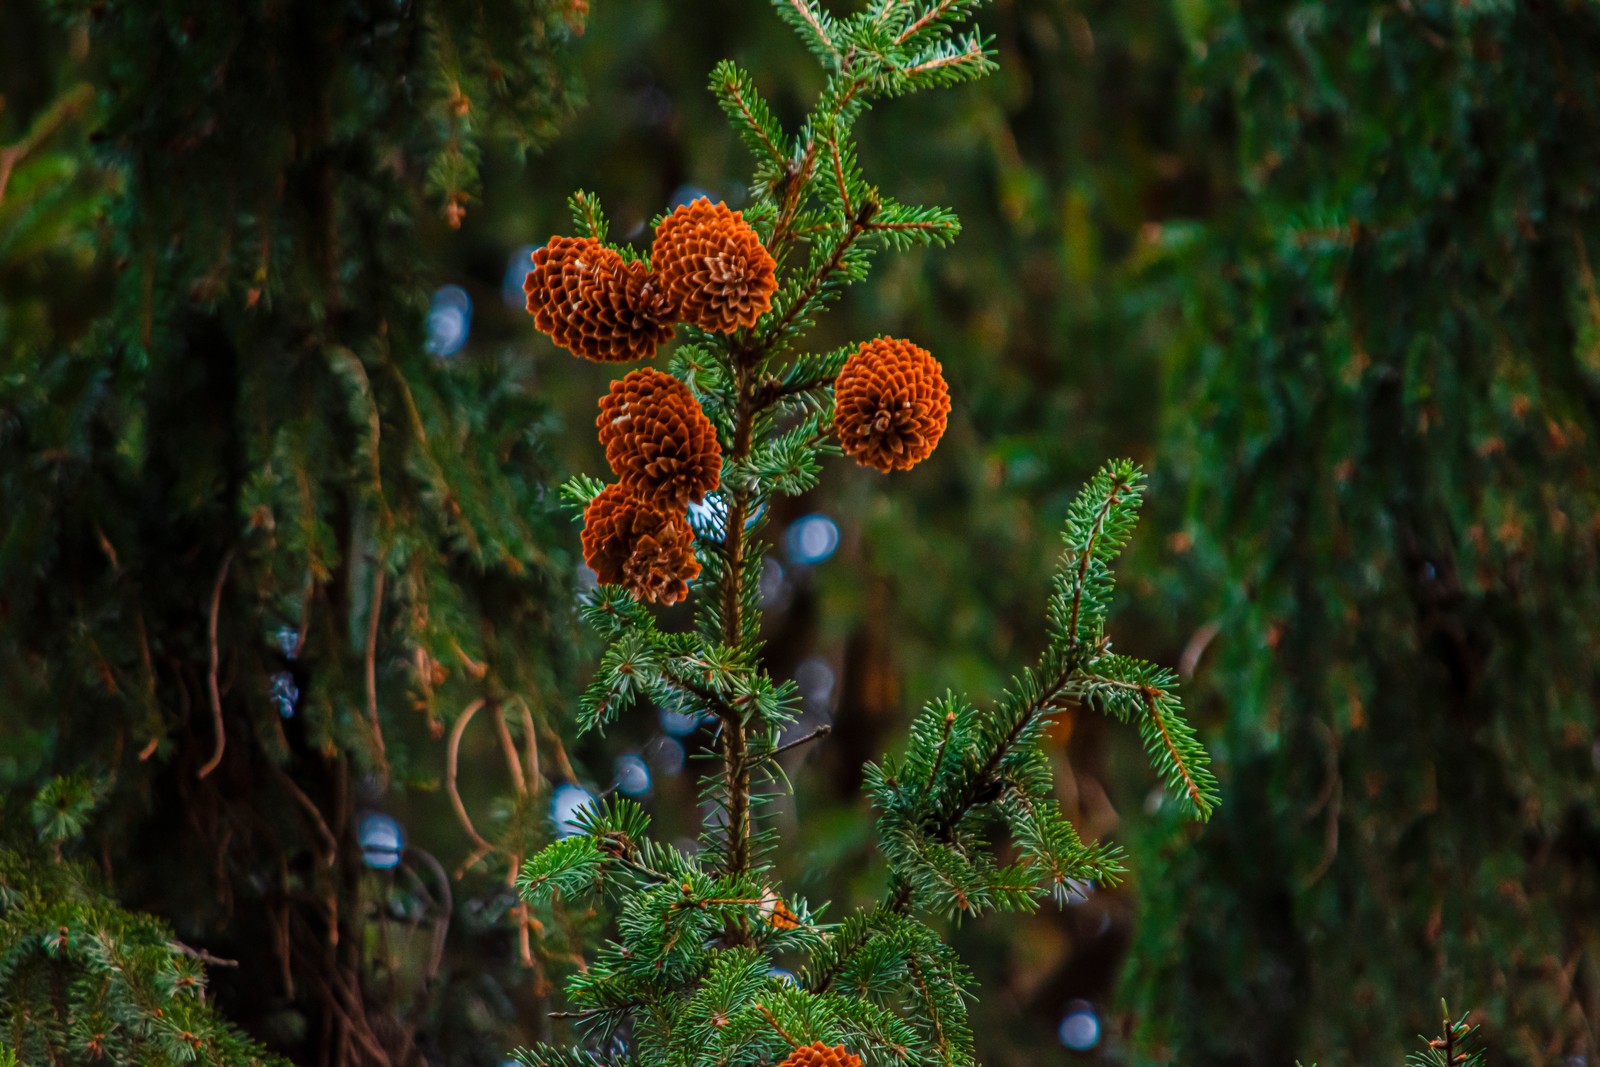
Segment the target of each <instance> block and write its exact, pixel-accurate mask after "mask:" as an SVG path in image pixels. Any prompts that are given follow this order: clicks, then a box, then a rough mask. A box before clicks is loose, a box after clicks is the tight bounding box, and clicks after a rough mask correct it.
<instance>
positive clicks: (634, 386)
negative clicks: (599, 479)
mask: <svg viewBox="0 0 1600 1067" xmlns="http://www.w3.org/2000/svg"><path fill="white" fill-rule="evenodd" d="M595 426H597V427H598V428H599V430H600V443H601V444H602V445H604V446H605V449H606V462H607V463H609V464H611V469H612V470H614V471H616V472H617V477H618V478H620V479H621V480H622V484H623V485H625V486H627V487H628V488H629V489H631V490H632V491H633V492H634V494H635V495H637V496H639V497H642V498H643V499H645V500H649V501H651V502H653V503H655V504H658V505H660V506H661V507H672V508H676V509H678V510H680V511H681V510H682V509H683V508H684V507H686V506H687V505H688V504H689V503H690V502H691V501H693V502H694V503H699V502H700V501H702V500H704V499H705V495H706V494H707V493H709V492H711V491H712V490H713V489H715V488H716V487H717V483H718V481H719V480H720V478H721V474H722V449H721V448H720V447H719V446H718V445H717V431H716V428H715V427H713V426H712V425H711V420H710V419H708V418H706V413H705V412H704V411H701V410H700V404H699V402H698V401H697V400H695V398H694V394H693V393H691V392H689V387H688V386H686V385H684V384H683V383H682V382H680V381H678V379H676V378H674V377H673V376H672V375H670V374H663V373H661V372H660V371H658V370H651V369H650V368H649V367H640V368H639V369H638V370H635V371H629V372H628V373H627V374H625V375H623V376H622V377H621V378H620V379H618V380H617V381H614V382H612V383H611V392H610V393H609V394H607V395H606V396H603V397H601V398H600V416H599V418H597V419H595Z"/></svg>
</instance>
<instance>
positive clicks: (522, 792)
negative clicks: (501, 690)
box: [489, 700, 528, 796]
mask: <svg viewBox="0 0 1600 1067" xmlns="http://www.w3.org/2000/svg"><path fill="white" fill-rule="evenodd" d="M489 710H490V711H491V712H493V713H494V729H495V733H496V734H498V735H499V737H500V750H501V751H502V752H504V753H505V756H506V770H507V771H509V772H510V773H511V782H512V784H513V785H515V786H516V787H517V795H518V796H526V795H527V793H528V782H527V779H525V778H524V777H523V776H522V760H521V759H519V758H518V756H517V745H516V742H515V741H513V740H512V739H511V730H510V728H509V727H507V726H506V717H505V714H504V713H503V712H502V711H501V710H500V702H499V701H498V700H491V701H489Z"/></svg>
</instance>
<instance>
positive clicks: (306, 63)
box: [0, 0, 585, 1064]
mask: <svg viewBox="0 0 1600 1067" xmlns="http://www.w3.org/2000/svg"><path fill="white" fill-rule="evenodd" d="M584 9H585V5H583V4H582V3H581V2H576V0H548V2H546V0H537V2H522V0H514V2H506V3H494V2H491V3H488V4H483V3H473V4H452V3H442V4H432V3H428V4H416V5H414V4H399V5H379V6H377V7H374V6H372V5H368V4H355V3H287V4H260V5H255V4H246V5H213V4H184V3H179V4H163V5H156V6H152V5H148V4H140V3H115V2H113V3H110V4H104V3H96V4H75V3H64V4H57V5H53V6H52V7H50V8H49V9H48V10H44V9H40V8H38V7H36V6H34V5H21V6H18V5H8V6H7V8H6V9H5V11H4V12H3V13H0V40H4V41H5V47H6V50H7V54H8V58H7V61H6V62H5V63H4V64H0V66H3V68H4V70H3V73H0V78H3V80H4V82H5V86H4V88H5V92H6V95H5V109H4V111H3V112H0V131H3V132H0V143H3V144H4V145H5V147H4V149H3V151H0V278H3V279H4V292H5V303H4V307H3V309H0V498H3V499H4V500H5V501H6V509H7V514H6V521H5V526H4V530H3V532H0V679H3V680H0V700H3V705H4V715H3V725H0V752H3V753H4V756H3V759H0V785H3V786H4V789H5V801H4V803H5V808H4V810H5V811H6V812H7V814H8V816H12V815H17V814H18V813H21V812H26V811H30V810H31V811H35V812H39V813H43V814H42V815H40V816H39V817H37V818H35V819H33V820H32V821H31V822H30V821H29V820H27V819H23V818H21V817H20V816H19V817H16V818H11V817H8V818H7V819H6V822H5V833H6V835H7V837H9V838H11V839H12V840H11V842H10V847H11V848H12V849H13V850H14V851H7V852H5V853H4V856H5V860H4V870H3V872H0V887H3V892H0V930H3V931H4V937H3V940H0V944H3V946H4V953H5V954H4V955H3V956H0V1004H3V1005H4V1012H5V1020H4V1027H3V1028H0V1034H4V1035H10V1036H8V1037H6V1038H5V1039H6V1040H8V1041H14V1042H15V1044H16V1046H17V1049H18V1050H19V1052H20V1053H21V1055H22V1057H23V1059H24V1061H25V1062H28V1063H30V1064H31V1063H46V1062H49V1063H65V1062H73V1063H78V1062H90V1061H92V1060H93V1058H94V1057H95V1056H96V1055H103V1056H104V1057H108V1058H109V1059H110V1060H115V1061H118V1062H135V1061H136V1062H140V1063H169V1062H188V1061H189V1060H191V1059H195V1058H198V1059H200V1060H203V1061H205V1062H228V1063H245V1062H255V1061H256V1060H258V1059H259V1058H260V1053H259V1051H258V1050H254V1049H252V1048H250V1047H249V1046H248V1045H245V1044H242V1043H241V1042H240V1041H239V1040H238V1039H237V1037H236V1036H234V1034H233V1032H232V1031H231V1030H229V1029H227V1028H226V1027H223V1026H221V1025H220V1024H217V1023H216V1022H215V1021H214V1019H213V1018H212V1016H210V1015H209V1014H208V1012H207V1010H206V1009H205V1008H204V1007H203V1006H202V1005H200V1003H199V994H200V990H201V987H200V986H199V984H198V983H199V982H200V980H201V971H200V966H199V963H200V961H202V960H204V959H209V958H218V959H226V960H231V961H233V962H234V963H236V964H237V966H219V967H212V968H210V975H209V980H210V988H209V991H208V992H207V993H206V1003H207V1004H219V1005H221V1006H222V1007H223V1009H224V1010H225V1011H226V1012H227V1013H228V1014H230V1015H231V1016H232V1018H234V1019H235V1020H237V1021H238V1022H240V1023H241V1024H243V1025H244V1026H245V1027H246V1028H248V1029H249V1030H250V1031H251V1032H252V1033H254V1034H256V1035H258V1036H260V1037H261V1038H263V1039H265V1040H266V1041H267V1042H269V1043H270V1044H271V1045H272V1046H273V1047H275V1048H277V1049H279V1050H281V1051H283V1052H285V1053H287V1054H289V1055H291V1056H292V1057H293V1058H294V1059H295V1061H296V1062H302V1063H322V1064H354V1063H363V1064H378V1063H396V1064H399V1063H414V1062H418V1060H419V1057H422V1056H424V1055H426V1056H429V1057H437V1058H440V1059H447V1060H449V1061H450V1062H456V1063H465V1062H469V1061H471V1060H473V1059H477V1058H482V1057H485V1056H487V1055H490V1054H492V1052H496V1051H498V1050H499V1049H502V1048H504V1047H505V1045H506V1044H508V1043H509V1041H510V1040H511V1039H510V1038H509V1037H507V1036H505V1035H506V1034H507V1033H508V1032H509V1030H510V1028H511V1027H512V1026H513V1025H515V1023H516V1021H517V1020H516V1019H515V1012H516V1008H515V1007H513V1001H512V999H511V996H510V993H511V992H515V993H517V994H518V998H519V999H521V998H522V997H527V996H529V995H531V997H532V998H533V1001H534V1002H537V997H538V996H540V995H542V990H543V978H542V976H541V974H540V972H539V971H538V970H537V966H538V962H539V961H538V960H537V959H536V958H535V957H534V956H533V955H532V954H531V952H530V950H529V947H528V943H527V934H528V931H529V928H530V925H531V924H532V923H534V922H535V920H534V919H533V918H532V917H531V916H529V915H528V914H527V913H526V911H525V910H524V909H521V908H520V907H517V906H516V905H515V901H514V898H513V897H512V896H511V894H510V891H509V889H508V887H507V886H506V877H507V874H508V872H510V871H512V870H514V868H515V866H516V863H517V857H518V856H519V855H523V854H526V853H527V852H528V851H530V850H531V849H532V848H533V847H535V846H536V845H537V844H538V843H539V842H541V841H542V840H544V838H545V836H546V832H545V830H544V820H543V815H544V810H545V804H546V800H545V798H544V793H545V790H544V780H543V777H542V776H541V775H540V774H539V773H538V771H537V769H536V767H537V758H538V757H539V755H540V754H541V752H542V753H543V754H544V755H545V756H546V757H547V758H550V759H552V760H555V759H557V758H558V755H559V751H560V749H559V746H560V742H559V737H558V734H557V733H556V729H557V725H558V724H557V723H556V722H555V721H554V717H553V716H552V714H551V713H550V709H551V707H552V703H551V701H550V700H549V696H550V694H551V693H552V692H553V691H555V690H556V688H557V686H558V685H559V683H560V682H561V680H562V678H563V677H564V674H565V671H566V670H567V664H568V663H569V661H570V657H571V641H570V633H571V631H570V627H569V624H568V621H567V614H568V609H567V606H566V605H567V603H568V599H567V598H568V596H569V595H570V594H569V592H568V590H569V587H570V575H571V573H572V566H571V564H570V562H569V555H568V553H567V552H566V551H565V549H564V548H563V547H562V539H561V538H559V537H558V536H556V535H555V533H554V532H553V528H552V523H553V522H554V521H555V520H554V518H553V512H552V505H553V502H546V501H545V499H544V494H543V487H544V484H545V483H546V482H547V481H549V480H550V479H551V477H552V475H551V474H550V472H549V468H548V466H547V464H546V460H545V457H544V454H543V432H544V420H545V413H544V411H543V409H542V408H541V407H540V405H539V404H538V403H537V402H536V401H534V400H533V398H532V397H531V396H530V394H529V392H528V390H527V389H526V387H525V383H523V382H521V381H519V380H518V377H517V375H516V374H515V372H514V370H513V369H512V368H508V367H507V366H504V365H502V364H501V363H500V362H499V361H498V360H497V359H495V358H493V357H490V358H480V359H474V360H472V361H462V362H459V363H452V362H451V361H450V360H449V359H447V358H446V357H448V356H449V355H450V354H451V353H452V352H453V351H454V349H455V348H457V347H459V342H460V336H459V334H460V332H461V331H462V330H464V328H465V327H464V324H463V323H462V322H461V321H460V319H461V315H460V313H461V312H463V311H464V310H465V309H464V308H462V307H460V306H456V307H455V308H454V310H455V311H456V312H457V316H456V318H455V319H450V318H448V317H447V318H444V319H441V318H439V317H438V316H434V317H432V318H429V317H428V316H427V309H428V301H427V293H428V291H429V290H430V289H432V288H433V287H434V286H436V285H437V284H438V283H439V281H440V280H441V279H439V278H438V276H437V274H436V273H435V270H434V268H433V266H432V265H431V263H430V262H429V261H428V260H427V258H426V257H424V256H423V254H422V249H423V248H424V246H425V244H424V243H425V241H426V240H428V239H436V237H437V232H438V231H444V230H445V229H446V227H449V226H454V225H459V223H460V221H461V218H462V216H463V213H465V212H469V211H470V210H471V209H472V203H473V198H474V197H475V195H476V194H477V192H478V188H479V186H478V177H477V175H478V169H477V168H478V161H479V159H480V156H481V153H482V150H483V146H484V145H485V144H496V145H499V144H504V145H509V146H511V147H512V148H513V149H515V150H516V151H518V152H524V153H525V152H527V151H528V150H530V149H533V148H535V147H537V146H538V145H540V144H541V143H543V141H545V140H546V139H547V138H548V137H549V135H550V134H551V132H552V131H553V130H554V129H555V125H556V123H557V122H558V121H559V120H560V118H561V117H562V116H563V115H564V114H565V112H566V110H567V108H568V106H569V102H570V100H571V84H570V76H569V74H568V73H567V70H566V67H565V65H564V62H563V60H562V58H561V51H562V49H563V48H564V47H565V44H566V42H568V41H569V40H570V39H571V38H572V37H573V35H574V34H576V33H577V32H578V31H580V30H581V28H582V15H583V12H584ZM463 709H467V714H468V715H470V714H477V715H478V716H479V717H478V720H477V721H478V723H479V726H478V728H477V731H476V736H478V737H479V739H480V741H481V742H482V749H483V751H484V753H485V755H492V756H493V758H494V759H495V760H496V761H498V760H499V759H500V756H499V753H498V752H496V751H495V749H496V748H501V749H504V751H505V752H506V754H507V756H508V765H509V769H510V770H511V771H512V772H514V773H512V774H511V780H510V781H509V782H508V783H507V784H506V785H503V786H500V787H498V789H497V791H498V792H499V794H500V797H501V800H500V802H499V807H500V810H499V812H498V814H497V815H496V816H495V817H493V818H492V819H491V818H489V817H488V816H487V815H486V809H485V807H484V806H483V804H482V801H483V800H484V799H485V798H486V794H487V793H489V792H490V790H488V789H484V788H483V787H482V786H480V787H479V788H478V789H477V790H475V791H471V792H472V796H473V799H474V800H475V801H477V802H478V803H477V804H475V807H477V809H478V810H477V820H478V828H477V829H475V830H474V831H473V834H474V839H475V840H476V842H477V843H478V844H479V846H480V848H481V851H480V853H479V854H478V858H484V856H485V855H487V856H489V857H490V858H489V859H488V860H487V863H488V870H487V873H486V874H480V875H479V876H478V877H477V879H476V880H474V881H468V882H465V883H461V884H456V883H453V880H452V878H451V875H450V873H449V872H448V871H447V870H445V868H444V865H443V864H442V863H440V862H439V861H437V860H435V859H434V858H433V857H432V855H431V854H430V852H429V850H428V848H427V844H428V842H426V841H415V840H411V841H408V840H406V839H405V838H404V837H403V836H402V833H403V832H402V830H401V828H400V827H399V825H398V824H397V823H396V822H394V821H393V819H392V817H391V814H390V813H391V812H395V811H398V812H400V813H404V810H405V809H406V807H407V806H408V805H412V804H415V805H428V806H433V807H437V808H438V810H440V811H441V812H444V811H447V810H448V809H447V806H446V803H447V802H446V798H445V797H444V796H443V795H442V794H440V793H437V792H435V790H436V789H437V787H438V785H439V784H440V779H441V777H444V778H446V779H447V784H448V786H449V790H450V793H451V796H452V797H453V798H456V794H457V790H456V781H455V773H454V760H455V757H456V753H457V751H458V747H459V744H460V742H461V733H462V731H461V730H457V729H453V727H454V726H455V725H456V724H458V723H462V722H463V721H464V719H465V718H466V717H467V715H464V714H463ZM491 722H492V724H493V725H492V727H491V725H490V724H491ZM490 731H494V733H497V734H498V736H499V743H498V744H497V743H496V742H495V741H494V740H493V736H494V734H493V733H491V732H490ZM536 735H537V736H536ZM447 745H448V750H449V758H450V760H451V763H450V767H451V769H450V771H449V773H448V774H445V775H441V769H442V768H444V767H445V766H446V759H445V756H446V747H447ZM490 746H494V747H490ZM526 762H533V763H534V764H535V766H534V767H531V768H527V771H526V773H525V774H524V773H522V768H523V767H524V766H525V763H526ZM496 765H498V762H497V764H496ZM486 777H487V776H486V775H482V774H479V775H474V779H475V780H476V782H481V781H483V780H484V779H485V778H486ZM475 784H476V783H475ZM430 794H431V795H430ZM457 799H458V800H459V798H457ZM420 810H427V808H421V809H420ZM463 817H464V818H466V817H468V816H467V815H466V814H464V815H463ZM480 834H481V835H482V836H479V835H480ZM450 840H451V843H452V846H453V845H454V842H455V841H457V840H459V837H455V836H452V838H451V839H450ZM74 857H76V858H77V860H81V861H85V862H88V863H90V864H93V865H94V866H96V867H98V868H99V872H100V875H101V878H98V879H94V880H93V881H91V880H90V879H88V878H87V877H86V876H84V875H83V874H82V873H81V871H80V869H79V868H78V867H77V866H74V862H75V860H74ZM105 882H109V883H110V884H112V885H113V886H114V887H115V891H116V896H117V899H118V900H119V901H120V902H121V903H122V904H125V905H128V906H131V907H134V908H139V909H147V910H149V911H153V912H156V913H158V914H160V915H163V916H166V917H167V918H168V920H169V921H170V922H171V923H172V924H173V925H174V926H175V927H176V929H175V931H174V933H175V934H176V936H177V938H180V939H181V941H174V942H173V944H172V945H170V946H169V945H166V940H167V937H168V935H166V934H165V933H164V932H163V931H162V930H161V929H160V926H159V924H157V923H154V922H151V921H148V920H146V919H144V918H141V917H139V916H137V915H133V914H129V913H127V912H123V911H120V910H118V909H117V908H116V907H115V906H113V905H112V904H111V903H110V902H109V901H108V900H106V899H105V898H103V897H101V896H100V895H99V889H98V888H97V887H96V886H97V884H104V883H105ZM57 927H59V930H57ZM562 929H563V927H561V926H559V925H558V926H556V927H555V928H554V929H553V931H552V933H551V935H550V938H548V939H547V941H548V942H549V944H550V946H552V947H551V950H552V951H554V950H556V948H558V947H559V943H560V938H561V937H562V936H563V935H562V933H561V930H562ZM447 934H449V936H448V937H447V936H446V935H447ZM519 938H520V940H521V950H520V952H519V951H518V947H517V946H518V940H519ZM485 942H487V943H488V944H489V945H491V946H496V947H494V948H490V949H487V950H486V949H485V948H484V943H485ZM180 945H184V946H187V945H192V946H195V948H194V950H193V952H194V954H193V955H185V954H184V953H183V952H182V951H180V950H179V948H178V947H176V946H180ZM519 957H520V963H519ZM463 961H471V962H470V966H463ZM125 963H126V965H124V964H125ZM108 976H109V977H108ZM106 983H109V984H106ZM108 1035H109V1036H108Z"/></svg>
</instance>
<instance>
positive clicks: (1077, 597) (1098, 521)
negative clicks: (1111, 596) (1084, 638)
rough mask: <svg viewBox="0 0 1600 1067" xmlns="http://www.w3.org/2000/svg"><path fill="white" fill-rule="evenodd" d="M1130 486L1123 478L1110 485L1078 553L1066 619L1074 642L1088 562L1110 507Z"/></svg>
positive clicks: (1087, 576) (1102, 530) (1104, 524)
mask: <svg viewBox="0 0 1600 1067" xmlns="http://www.w3.org/2000/svg"><path fill="white" fill-rule="evenodd" d="M1130 488H1131V485H1130V483H1129V481H1128V480H1127V479H1126V478H1124V479H1121V480H1119V481H1118V482H1117V483H1116V484H1115V485H1113V486H1112V487H1111V491H1110V492H1109V493H1107V494H1106V499H1105V502H1104V503H1102V504H1101V505H1100V510H1099V511H1098V512H1096V513H1095V517H1094V523H1093V525H1092V526H1091V527H1090V532H1089V536H1088V538H1087V539H1086V540H1085V541H1084V543H1083V548H1082V550H1081V551H1080V552H1079V553H1078V580H1077V582H1076V583H1075V584H1074V586H1073V589H1072V616H1071V618H1070V619H1069V620H1068V621H1067V636H1068V637H1069V638H1071V640H1072V641H1073V642H1074V643H1076V642H1077V640H1078V615H1079V613H1080V611H1081V610H1082V608H1083V588H1084V585H1085V583H1086V582H1087V581H1088V580H1089V564H1090V563H1091V562H1092V561H1093V560H1094V552H1095V548H1096V546H1097V545H1098V544H1099V542H1100V536H1101V535H1102V534H1103V533H1105V529H1106V520H1107V519H1109V518H1110V517H1111V509H1112V508H1114V507H1116V506H1117V505H1118V504H1120V503H1121V502H1122V497H1123V494H1125V493H1127V492H1128V490H1129V489H1130Z"/></svg>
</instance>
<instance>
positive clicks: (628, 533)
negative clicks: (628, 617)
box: [583, 485, 700, 604]
mask: <svg viewBox="0 0 1600 1067" xmlns="http://www.w3.org/2000/svg"><path fill="white" fill-rule="evenodd" d="M583 559H584V562H585V563H587V564H589V566H590V567H592V568H594V572H595V574H596V575H598V576H599V578H600V581H601V583H602V584H605V585H620V586H622V588H624V589H626V590H627V591H628V592H629V593H632V594H633V596H634V599H636V600H644V601H648V602H649V603H652V604H655V603H662V604H676V603H677V602H678V601H680V600H682V599H683V598H684V597H686V596H688V595H689V581H690V579H692V578H694V577H695V576H696V575H698V574H699V573H700V561H699V560H697V559H695V558H694V531H693V530H691V529H690V528H689V520H688V519H686V518H684V517H683V516H682V515H680V514H678V513H677V512H674V511H667V510H665V509H663V508H659V507H657V506H655V505H654V504H652V503H651V502H650V501H648V500H641V499H640V498H639V497H637V496H634V495H633V494H632V493H631V492H629V491H628V489H627V488H626V487H625V486H621V485H608V486H606V487H605V488H604V489H602V490H601V491H600V493H599V494H598V495H597V496H596V497H595V498H594V499H593V500H591V501H589V506H588V507H586V508H584V509H583Z"/></svg>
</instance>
